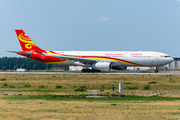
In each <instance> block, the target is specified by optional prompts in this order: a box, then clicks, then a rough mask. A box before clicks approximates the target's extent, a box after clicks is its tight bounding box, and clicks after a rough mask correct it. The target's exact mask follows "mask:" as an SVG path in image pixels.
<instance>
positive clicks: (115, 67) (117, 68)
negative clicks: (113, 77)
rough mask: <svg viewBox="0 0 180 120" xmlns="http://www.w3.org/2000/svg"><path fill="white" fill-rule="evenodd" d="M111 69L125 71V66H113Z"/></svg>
mask: <svg viewBox="0 0 180 120" xmlns="http://www.w3.org/2000/svg"><path fill="white" fill-rule="evenodd" d="M112 69H115V70H126V69H127V66H113V67H112Z"/></svg>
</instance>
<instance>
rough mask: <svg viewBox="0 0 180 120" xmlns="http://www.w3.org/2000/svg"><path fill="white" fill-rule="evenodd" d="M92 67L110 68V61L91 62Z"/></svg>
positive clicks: (99, 68)
mask: <svg viewBox="0 0 180 120" xmlns="http://www.w3.org/2000/svg"><path fill="white" fill-rule="evenodd" d="M92 69H94V70H105V71H106V70H111V63H110V62H98V63H94V64H92Z"/></svg>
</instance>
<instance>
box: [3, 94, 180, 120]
mask: <svg viewBox="0 0 180 120" xmlns="http://www.w3.org/2000/svg"><path fill="white" fill-rule="evenodd" d="M82 96H83V95H81V96H76V95H74V96H72V95H71V96H70V95H0V102H1V110H0V112H1V116H0V117H1V119H30V120H33V119H62V118H63V119H69V118H71V119H98V120H99V119H100V120H101V119H112V118H113V119H115V118H121V119H127V118H128V119H147V120H151V119H172V118H173V119H178V118H179V107H180V98H168V97H142V96H126V97H122V98H113V99H103V98H99V99H94V98H83V97H82Z"/></svg>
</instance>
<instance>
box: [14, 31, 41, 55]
mask: <svg viewBox="0 0 180 120" xmlns="http://www.w3.org/2000/svg"><path fill="white" fill-rule="evenodd" d="M15 31H16V34H17V37H18V39H19V42H20V44H21V47H22V50H23V51H31V50H36V51H40V52H42V51H44V50H42V49H41V48H39V47H38V46H37V45H35V44H34V42H33V41H32V40H31V39H30V38H29V37H28V36H27V35H26V33H25V32H24V31H23V30H15Z"/></svg>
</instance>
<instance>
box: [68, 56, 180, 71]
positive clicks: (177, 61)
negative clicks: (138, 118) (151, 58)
mask: <svg viewBox="0 0 180 120" xmlns="http://www.w3.org/2000/svg"><path fill="white" fill-rule="evenodd" d="M173 59H174V61H173V62H172V63H170V64H167V65H164V66H159V69H180V57H173ZM82 69H83V67H81V66H69V71H81V70H82ZM151 69H155V67H139V66H137V67H127V70H130V71H144V70H151Z"/></svg>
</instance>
